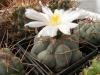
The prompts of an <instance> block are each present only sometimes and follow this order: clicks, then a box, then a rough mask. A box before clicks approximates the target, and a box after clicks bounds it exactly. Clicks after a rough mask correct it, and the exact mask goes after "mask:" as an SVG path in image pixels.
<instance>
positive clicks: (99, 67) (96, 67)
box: [82, 55, 100, 75]
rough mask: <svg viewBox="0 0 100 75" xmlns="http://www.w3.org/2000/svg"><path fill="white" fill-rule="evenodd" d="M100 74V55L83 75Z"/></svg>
mask: <svg viewBox="0 0 100 75" xmlns="http://www.w3.org/2000/svg"><path fill="white" fill-rule="evenodd" d="M99 74H100V55H97V57H96V58H94V59H93V60H92V64H91V65H90V67H88V68H85V69H84V70H83V74H82V75H99Z"/></svg>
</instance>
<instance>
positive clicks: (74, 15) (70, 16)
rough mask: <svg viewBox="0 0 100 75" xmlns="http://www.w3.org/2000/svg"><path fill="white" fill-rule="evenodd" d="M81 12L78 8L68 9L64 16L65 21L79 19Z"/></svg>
mask: <svg viewBox="0 0 100 75" xmlns="http://www.w3.org/2000/svg"><path fill="white" fill-rule="evenodd" d="M80 15H81V13H79V12H78V11H77V10H68V11H67V12H65V13H64V15H63V16H62V21H63V22H72V21H73V20H75V19H78V18H79V16H80Z"/></svg>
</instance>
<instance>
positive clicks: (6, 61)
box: [0, 48, 25, 75]
mask: <svg viewBox="0 0 100 75" xmlns="http://www.w3.org/2000/svg"><path fill="white" fill-rule="evenodd" d="M0 75H25V71H24V68H23V65H22V63H21V62H20V60H19V58H17V57H15V56H13V54H12V53H11V52H10V49H9V48H1V49H0Z"/></svg>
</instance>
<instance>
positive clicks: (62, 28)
mask: <svg viewBox="0 0 100 75" xmlns="http://www.w3.org/2000/svg"><path fill="white" fill-rule="evenodd" d="M58 28H59V30H60V31H61V32H62V33H64V34H66V35H71V32H70V28H69V27H68V26H67V25H65V24H64V25H59V26H58Z"/></svg>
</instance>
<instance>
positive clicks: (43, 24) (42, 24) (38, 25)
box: [24, 21, 46, 27]
mask: <svg viewBox="0 0 100 75" xmlns="http://www.w3.org/2000/svg"><path fill="white" fill-rule="evenodd" d="M45 25H46V23H44V22H38V21H33V22H29V23H27V24H25V25H24V26H28V27H41V26H45Z"/></svg>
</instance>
